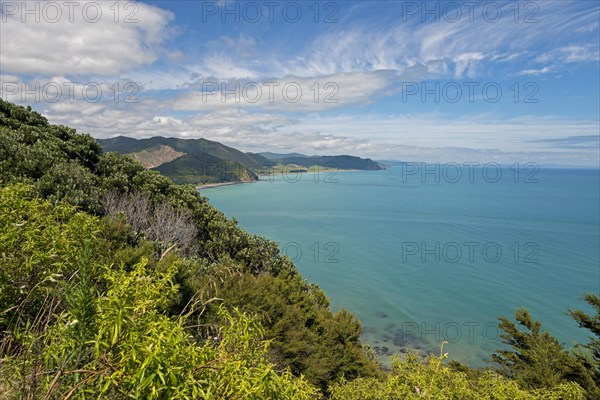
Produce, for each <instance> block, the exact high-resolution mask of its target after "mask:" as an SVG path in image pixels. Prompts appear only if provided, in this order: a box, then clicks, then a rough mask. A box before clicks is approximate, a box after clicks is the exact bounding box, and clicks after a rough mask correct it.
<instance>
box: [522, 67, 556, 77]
mask: <svg viewBox="0 0 600 400" xmlns="http://www.w3.org/2000/svg"><path fill="white" fill-rule="evenodd" d="M550 71H552V70H551V68H550V67H544V68H540V69H525V70H523V71H520V72H518V73H517V76H535V75H543V74H547V73H548V72H550Z"/></svg>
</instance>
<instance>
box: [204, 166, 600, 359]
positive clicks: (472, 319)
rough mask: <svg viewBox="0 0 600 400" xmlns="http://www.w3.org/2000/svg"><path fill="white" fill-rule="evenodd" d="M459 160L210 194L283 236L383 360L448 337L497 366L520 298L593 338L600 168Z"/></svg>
mask: <svg viewBox="0 0 600 400" xmlns="http://www.w3.org/2000/svg"><path fill="white" fill-rule="evenodd" d="M459 167H460V168H458V167H456V166H453V167H452V168H446V169H443V168H441V167H436V166H427V167H425V166H418V165H417V166H416V167H415V166H414V165H412V166H409V167H392V168H389V169H387V170H384V171H356V172H354V171H352V172H338V173H323V172H321V173H318V174H317V173H305V174H303V175H295V174H289V175H288V176H282V175H279V176H265V177H262V179H263V180H262V181H260V182H257V183H251V184H242V185H235V186H226V187H220V188H214V189H205V190H202V191H201V193H202V194H203V195H205V196H207V197H208V198H209V199H210V202H211V203H212V204H213V205H214V206H216V207H217V208H218V209H220V210H222V211H223V212H224V213H225V214H226V215H227V216H229V217H234V218H236V219H237V220H238V221H239V224H240V226H241V227H242V228H244V229H246V230H248V231H250V232H252V233H256V234H260V235H263V236H266V237H268V238H270V239H273V240H275V241H277V242H279V243H280V245H281V246H282V249H283V251H284V252H286V253H287V254H288V256H290V257H291V258H292V259H294V260H295V262H296V265H297V266H298V268H299V270H300V271H301V273H302V274H303V276H304V277H305V278H306V279H308V280H309V281H312V282H315V283H318V284H319V285H320V286H321V288H323V290H324V291H325V293H326V294H327V296H328V297H329V298H330V300H331V305H332V308H333V309H334V310H337V309H340V308H346V309H348V310H350V311H351V312H353V313H354V314H355V315H356V316H358V318H360V320H361V321H362V323H363V331H364V333H363V341H364V342H365V343H368V344H369V345H371V346H373V347H375V348H376V350H377V351H378V352H379V353H380V354H381V355H382V356H383V357H382V358H383V359H384V360H385V359H386V355H387V354H390V353H394V352H399V351H401V350H402V349H403V348H413V349H417V350H419V351H422V352H424V353H427V352H436V353H437V352H439V343H440V342H441V341H442V340H447V341H448V342H449V343H448V344H447V345H445V347H444V351H446V352H448V353H449V355H450V358H452V359H457V360H460V361H462V362H465V363H467V364H469V365H471V366H474V367H482V366H485V365H487V364H486V360H487V359H488V357H489V355H490V354H491V353H492V352H493V351H494V350H495V349H497V348H498V347H499V346H500V340H499V338H498V330H497V328H496V322H497V317H498V316H501V315H504V316H510V315H511V312H512V311H513V310H515V309H516V308H518V307H519V306H524V307H526V308H528V309H529V310H530V311H531V312H532V314H533V315H534V317H535V318H538V319H541V320H542V322H543V326H544V328H545V329H547V330H549V331H550V332H552V333H553V334H554V335H555V336H557V337H558V338H559V340H561V341H562V342H563V343H565V345H567V346H572V345H573V343H574V342H575V341H580V342H581V341H586V340H587V336H586V332H585V331H583V330H581V329H579V328H577V326H576V324H575V323H574V322H573V321H572V320H571V319H570V318H569V317H568V316H567V315H566V314H565V312H566V310H567V309H569V308H583V309H585V310H588V311H589V309H588V308H587V307H586V304H585V303H583V302H582V301H581V300H580V299H579V297H580V296H581V294H582V293H584V292H595V293H598V292H599V291H600V244H599V243H600V199H599V196H600V187H599V183H600V176H599V171H598V170H575V169H544V168H541V169H539V170H538V169H537V167H536V168H534V167H533V166H531V165H529V166H527V165H525V166H524V165H520V166H518V167H515V166H513V167H498V166H496V167H494V168H488V169H485V170H484V169H481V168H472V167H468V166H463V165H461V166H459ZM436 170H437V172H436ZM459 172H460V173H461V175H460V176H459V175H458V173H459ZM499 172H501V173H502V175H501V176H500V175H498V173H499Z"/></svg>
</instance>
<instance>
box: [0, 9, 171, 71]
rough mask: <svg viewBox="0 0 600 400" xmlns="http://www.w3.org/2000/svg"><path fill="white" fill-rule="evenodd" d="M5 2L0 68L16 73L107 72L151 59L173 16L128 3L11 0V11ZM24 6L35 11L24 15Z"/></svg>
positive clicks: (157, 49) (122, 69) (0, 33)
mask: <svg viewBox="0 0 600 400" xmlns="http://www.w3.org/2000/svg"><path fill="white" fill-rule="evenodd" d="M7 3H8V2H5V3H3V4H4V6H3V7H2V10H3V15H0V19H2V23H1V24H0V47H1V48H2V55H1V57H2V59H1V62H2V69H3V70H4V71H6V72H12V73H17V74H34V75H57V74H60V75H67V76H70V75H111V74H118V73H121V72H124V71H128V70H132V69H134V68H135V67H137V66H140V65H144V64H149V63H152V62H154V61H155V60H156V59H157V58H158V56H159V53H160V51H161V46H162V45H163V43H164V41H165V40H166V38H167V37H168V36H169V33H168V29H167V25H168V24H169V22H170V21H171V20H172V19H173V18H174V16H173V14H172V13H171V12H169V11H165V10H162V9H160V8H157V7H153V6H150V5H147V4H144V3H139V2H135V3H134V2H131V1H128V2H102V1H101V2H89V1H80V2H71V3H69V2H51V3H52V4H55V5H56V6H55V7H54V8H53V7H47V4H45V3H44V2H40V1H36V2H10V3H11V4H12V5H14V6H15V7H16V9H15V8H14V7H12V8H8V7H7V6H6V4H7ZM68 4H72V7H71V6H69V5H68ZM26 7H27V9H28V10H34V14H25V12H24V10H25V8H26ZM111 7H112V8H111ZM117 8H118V9H119V10H120V13H119V15H118V16H117V15H116V14H115V10H116V9H117ZM36 9H37V10H38V12H37V13H36V12H35V10H36ZM57 10H58V12H60V14H58V13H57ZM36 17H37V18H38V20H39V22H36ZM128 17H129V19H128ZM23 19H24V20H25V22H23ZM115 19H116V20H117V22H115ZM94 21H95V22H94ZM136 21H137V22H136Z"/></svg>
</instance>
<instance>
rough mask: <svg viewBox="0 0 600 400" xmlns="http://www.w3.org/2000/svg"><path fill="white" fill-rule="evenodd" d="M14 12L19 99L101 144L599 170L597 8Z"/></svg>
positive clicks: (200, 6) (296, 5)
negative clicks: (164, 141)
mask: <svg viewBox="0 0 600 400" xmlns="http://www.w3.org/2000/svg"><path fill="white" fill-rule="evenodd" d="M0 4H1V7H0V13H1V14H2V15H0V18H1V19H0V23H1V25H0V81H1V82H0V83H1V86H0V88H1V89H2V93H1V95H2V98H4V99H8V100H11V101H14V102H17V103H23V104H31V105H32V107H33V108H34V109H36V110H38V111H40V112H43V113H44V114H45V115H46V116H47V117H48V118H49V119H50V121H51V122H54V123H61V124H66V125H70V126H73V127H76V128H77V129H78V130H80V131H83V132H89V133H91V134H92V135H93V136H95V137H109V136H116V135H127V136H134V137H150V136H156V135H163V136H175V137H184V138H198V137H204V138H207V139H211V140H217V141H220V142H223V143H225V144H227V145H231V146H234V147H237V148H240V149H242V150H246V151H277V152H291V151H297V152H302V153H307V154H342V153H344V154H355V155H360V156H367V157H372V158H376V159H401V160H411V161H428V162H436V161H439V162H491V161H494V162H503V163H512V162H523V163H525V162H536V163H539V164H557V165H586V166H590V165H591V166H598V163H599V151H600V150H599V149H600V142H599V135H600V132H599V129H600V127H599V124H600V122H599V120H600V115H599V113H600V111H599V110H600V98H599V88H600V81H599V75H600V27H599V21H600V3H599V2H598V1H594V0H592V1H588V0H584V1H522V2H504V1H497V2H487V1H486V2H483V1H481V2H480V1H472V2H469V1H465V2H461V1H457V2H420V1H419V2H415V1H369V2H366V1H363V2H350V1H323V2H314V1H307V2H283V1H256V2H253V1H245V2H235V1H219V2H202V1H152V2H150V1H148V2H124V1H123V2H118V3H117V2H113V1H103V2H100V1H96V2H93V1H89V2H76V5H75V6H73V8H72V9H71V10H69V9H68V8H67V7H66V6H65V5H64V4H63V2H55V3H54V4H56V5H57V6H56V7H55V6H47V5H46V4H45V3H44V2H28V3H27V5H26V6H25V7H27V10H28V12H29V13H27V12H25V11H27V10H24V9H23V8H24V6H23V5H22V3H21V2H12V1H5V0H2V2H0ZM36 4H37V5H36ZM57 10H58V11H59V12H60V14H58V13H57ZM117 10H118V13H117ZM98 11H100V14H99V13H98ZM71 14H72V15H71ZM36 17H37V19H38V20H39V21H37V22H36V21H35V19H36ZM36 84H38V85H39V86H36ZM117 87H118V89H119V92H118V96H117ZM84 88H85V89H86V90H87V92H86V93H87V98H86V97H85V96H84V94H85V93H84V92H83V89H84ZM24 89H26V90H24ZM70 90H71V91H72V92H69V91H70ZM99 90H100V91H101V94H99ZM222 90H228V92H227V93H223V92H222ZM90 93H92V94H91V95H90ZM36 94H37V96H36ZM70 94H72V95H70ZM94 94H98V95H97V96H95V95H94ZM128 94H129V95H130V96H127V95H128ZM126 100H134V101H136V102H135V103H132V102H127V101H126Z"/></svg>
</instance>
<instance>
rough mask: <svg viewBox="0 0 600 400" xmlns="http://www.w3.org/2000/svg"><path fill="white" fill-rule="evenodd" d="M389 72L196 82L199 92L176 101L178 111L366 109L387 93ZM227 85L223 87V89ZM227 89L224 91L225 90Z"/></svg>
mask: <svg viewBox="0 0 600 400" xmlns="http://www.w3.org/2000/svg"><path fill="white" fill-rule="evenodd" d="M391 81H392V79H391V76H390V73H388V72H384V71H381V72H377V73H367V72H353V73H340V74H335V75H328V76H320V77H315V78H299V77H287V78H284V79H273V80H265V81H259V82H254V81H233V82H219V81H215V80H212V79H208V80H205V81H199V82H197V86H199V89H200V90H198V91H195V92H190V93H187V92H186V93H184V94H183V95H182V96H181V97H179V98H178V99H177V100H176V101H174V103H173V104H174V105H173V107H174V109H177V110H214V109H226V108H261V109H263V110H267V111H268V110H287V111H294V112H307V111H308V112H310V111H323V110H327V109H332V108H339V107H345V106H353V105H366V104H368V103H370V102H371V101H372V100H373V98H374V96H375V95H379V94H383V93H385V91H386V90H388V88H389V86H390V83H391ZM222 85H224V86H222ZM223 89H225V90H223Z"/></svg>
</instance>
